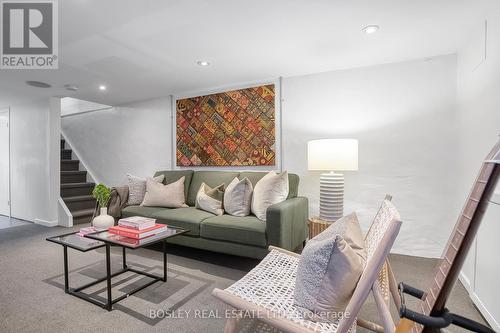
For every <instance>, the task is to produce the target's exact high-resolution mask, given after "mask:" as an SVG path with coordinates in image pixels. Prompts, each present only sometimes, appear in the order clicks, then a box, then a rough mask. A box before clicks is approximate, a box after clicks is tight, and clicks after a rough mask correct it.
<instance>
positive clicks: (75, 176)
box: [61, 139, 96, 225]
mask: <svg viewBox="0 0 500 333" xmlns="http://www.w3.org/2000/svg"><path fill="white" fill-rule="evenodd" d="M72 155H73V154H72V151H71V149H66V142H65V141H64V139H61V197H62V199H63V200H64V203H65V204H66V206H67V207H68V209H69V211H70V212H71V215H73V224H74V225H75V224H82V223H90V222H91V220H92V215H93V214H94V208H95V206H96V200H95V199H94V198H93V197H92V189H93V188H94V185H95V184H94V183H89V182H87V171H80V161H79V160H73V159H72Z"/></svg>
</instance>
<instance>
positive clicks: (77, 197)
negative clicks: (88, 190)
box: [64, 194, 95, 202]
mask: <svg viewBox="0 0 500 333" xmlns="http://www.w3.org/2000/svg"><path fill="white" fill-rule="evenodd" d="M88 200H93V201H95V198H94V197H93V196H91V195H90V194H89V195H74V196H71V197H65V198H64V201H65V202H66V201H67V202H73V201H88Z"/></svg>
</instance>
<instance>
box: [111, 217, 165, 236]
mask: <svg viewBox="0 0 500 333" xmlns="http://www.w3.org/2000/svg"><path fill="white" fill-rule="evenodd" d="M166 230H167V226H166V225H164V224H157V223H156V220H155V219H151V218H147V217H142V216H132V217H127V218H123V219H120V220H119V221H118V225H117V226H113V227H111V228H109V229H108V231H109V232H110V233H112V234H116V235H120V236H123V237H128V238H133V239H143V238H146V237H149V236H153V235H156V234H159V233H160V232H163V231H166Z"/></svg>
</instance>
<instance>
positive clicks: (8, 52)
mask: <svg viewBox="0 0 500 333" xmlns="http://www.w3.org/2000/svg"><path fill="white" fill-rule="evenodd" d="M0 8H1V10H0V11H1V14H0V17H1V19H2V24H1V29H2V31H1V34H0V36H1V43H0V44H1V45H0V47H1V55H0V56H1V61H0V68H2V69H57V68H58V65H59V61H58V33H57V32H58V26H57V2H56V0H32V1H13V0H1V1H0Z"/></svg>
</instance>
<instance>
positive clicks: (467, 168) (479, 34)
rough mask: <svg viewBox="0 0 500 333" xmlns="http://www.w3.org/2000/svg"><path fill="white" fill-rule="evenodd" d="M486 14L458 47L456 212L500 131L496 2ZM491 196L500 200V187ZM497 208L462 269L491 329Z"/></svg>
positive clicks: (499, 308)
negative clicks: (461, 45)
mask: <svg viewBox="0 0 500 333" xmlns="http://www.w3.org/2000/svg"><path fill="white" fill-rule="evenodd" d="M484 19H485V20H486V21H487V24H486V25H485V21H478V22H477V26H476V29H475V31H474V32H473V34H472V35H471V36H470V41H469V42H468V43H466V45H464V47H463V48H462V49H461V50H460V51H459V53H458V120H459V121H458V129H459V133H460V136H459V138H460V142H459V147H460V150H459V158H460V164H459V166H460V175H459V178H458V183H457V187H458V191H457V196H458V197H457V199H456V203H457V205H459V207H457V212H458V211H459V209H460V208H461V206H462V205H463V204H464V202H465V198H466V196H467V195H468V192H469V191H470V189H471V186H472V184H473V182H474V179H475V177H476V175H477V172H478V171H479V168H480V167H481V161H482V160H483V159H484V157H485V156H486V154H487V153H488V152H489V150H490V149H491V148H492V146H493V145H494V144H495V142H496V140H498V139H499V134H500V93H499V92H500V5H499V4H498V3H497V4H493V5H492V6H490V8H489V10H488V12H487V13H486V14H485V16H484ZM494 200H496V202H500V189H497V194H496V197H495V198H494ZM495 209H496V212H495V211H494V210H495ZM492 214H496V215H492ZM498 214H499V209H498V206H497V207H495V206H494V205H493V204H492V205H490V206H489V208H488V211H487V213H486V216H485V218H484V220H483V221H482V224H481V227H480V228H479V231H478V236H477V242H476V244H474V246H473V247H472V249H471V251H470V252H469V256H468V258H467V260H466V262H465V265H464V267H463V269H462V275H461V280H462V282H463V283H464V285H465V286H466V288H467V289H468V290H469V292H470V293H471V298H472V300H473V301H474V303H475V304H476V305H477V306H478V308H479V309H480V310H481V312H482V313H483V315H484V316H485V318H486V319H487V320H488V322H489V323H490V324H491V325H492V327H493V329H495V330H499V329H500V302H499V300H500V296H499V293H498V289H492V288H491V286H492V284H491V281H497V280H498V278H499V277H500V276H499V271H498V270H496V267H495V263H497V262H498V259H497V253H498V251H500V246H499V243H498V232H497V231H498V227H497V225H498V216H499V215H498ZM497 266H498V265H497ZM485 268H487V269H485Z"/></svg>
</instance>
